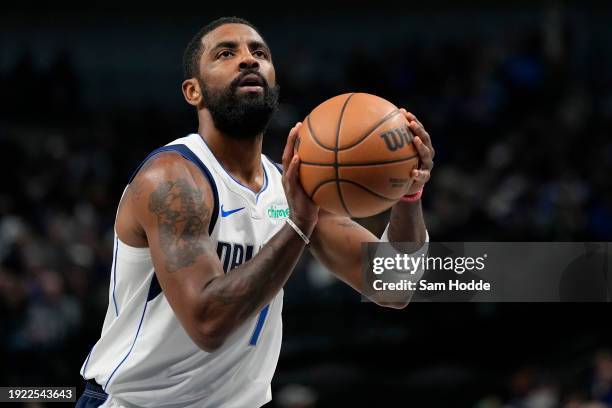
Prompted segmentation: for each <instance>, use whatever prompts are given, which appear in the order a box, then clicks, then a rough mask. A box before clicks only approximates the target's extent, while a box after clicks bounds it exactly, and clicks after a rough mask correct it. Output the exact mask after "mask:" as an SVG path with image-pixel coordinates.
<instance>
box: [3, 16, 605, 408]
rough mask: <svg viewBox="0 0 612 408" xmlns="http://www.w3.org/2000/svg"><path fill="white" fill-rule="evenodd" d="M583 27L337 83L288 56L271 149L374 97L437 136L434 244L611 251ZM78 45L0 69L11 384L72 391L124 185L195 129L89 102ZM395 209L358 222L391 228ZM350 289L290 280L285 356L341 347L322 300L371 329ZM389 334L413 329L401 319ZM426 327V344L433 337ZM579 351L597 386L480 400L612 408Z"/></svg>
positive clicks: (427, 49)
mask: <svg viewBox="0 0 612 408" xmlns="http://www.w3.org/2000/svg"><path fill="white" fill-rule="evenodd" d="M464 18H465V17H464ZM255 22H256V21H255ZM256 23H257V22H256ZM307 26H308V22H306V21H305V22H304V23H303V27H301V28H300V27H297V28H296V29H298V30H299V29H301V30H307V29H308V28H307ZM581 30H583V31H581ZM584 30H586V26H585V25H584V23H583V25H580V24H578V23H576V22H575V21H572V20H571V18H569V17H568V15H567V14H563V13H561V12H560V11H559V10H552V11H549V12H544V13H542V15H541V18H539V19H538V20H537V22H536V23H532V24H526V25H524V26H520V27H510V28H507V29H505V30H503V32H501V31H500V32H499V33H498V35H497V36H490V35H487V33H485V32H483V33H481V34H480V35H474V36H472V37H470V38H466V37H461V36H458V37H457V38H456V39H444V40H439V39H435V37H434V36H433V35H432V36H431V38H429V37H428V36H427V35H426V34H421V35H420V36H419V37H416V38H412V37H406V38H402V39H401V41H399V42H397V44H392V45H387V44H385V43H381V44H376V47H375V51H372V50H369V49H366V48H362V47H360V45H359V44H358V43H355V44H351V48H350V49H349V50H348V51H347V52H344V53H343V54H342V55H339V56H336V57H333V58H335V59H334V63H335V64H336V66H337V67H339V69H338V72H339V75H338V76H334V75H320V74H319V73H321V72H324V71H325V70H326V65H327V64H329V63H330V61H329V60H328V59H322V58H319V57H318V56H317V55H316V54H315V53H314V51H309V48H308V46H303V47H298V48H296V49H295V50H292V51H286V53H285V54H280V55H275V64H276V69H277V73H278V76H279V83H280V84H281V100H282V104H281V108H280V111H279V113H278V115H277V116H276V118H275V119H274V120H273V123H272V124H271V125H270V128H269V131H268V133H267V135H266V138H265V141H264V151H265V152H266V153H267V154H268V155H269V156H271V157H273V158H275V159H277V160H278V159H279V158H280V153H281V151H282V147H283V144H284V143H283V142H284V138H285V136H286V132H287V130H288V129H289V128H290V127H291V126H292V125H293V123H295V122H296V121H297V120H300V119H301V118H302V117H304V116H305V115H306V114H307V113H308V111H309V110H310V109H312V108H313V107H314V106H316V105H317V104H318V103H320V102H322V101H323V100H324V99H326V98H327V97H331V96H333V95H336V94H339V93H344V92H347V91H362V92H369V93H374V94H377V95H381V96H383V97H385V98H387V99H389V100H391V101H393V102H394V103H395V104H397V105H399V106H404V107H406V108H407V109H408V110H410V111H413V112H414V113H416V114H417V116H418V117H419V119H420V120H421V121H422V122H423V123H424V125H425V127H426V128H427V129H428V130H429V132H430V134H431V135H432V139H433V143H434V147H435V148H436V158H435V163H436V166H435V169H434V171H433V174H432V180H431V182H430V183H429V184H428V185H427V187H426V190H425V194H424V208H425V212H426V218H427V224H428V229H429V233H430V236H431V237H432V239H434V240H436V241H610V240H611V237H612V189H610V183H609V175H610V174H611V173H612V139H611V138H610V137H609V135H610V134H611V133H612V56H611V55H610V54H608V55H605V54H602V52H601V51H602V49H605V48H606V46H610V45H612V39H611V38H595V37H591V36H590V35H589V33H588V32H586V33H585V32H584ZM263 31H264V35H265V30H263ZM609 36H612V33H609ZM585 38H586V40H585ZM186 41H187V38H186V39H185V42H186ZM269 41H270V40H269ZM270 42H273V41H270ZM69 45H70V44H66V47H69ZM311 46H312V47H315V45H314V44H311ZM67 50H68V51H66V50H64V51H61V52H58V53H57V55H56V56H55V57H54V58H53V61H52V62H51V63H50V64H48V65H46V66H44V67H41V66H39V65H37V63H36V58H34V56H33V55H32V51H31V50H28V49H24V50H23V52H22V54H21V55H20V57H19V58H18V59H17V60H16V62H15V63H14V64H10V65H7V64H0V67H3V69H2V70H0V89H2V98H0V151H1V152H2V160H1V161H0V183H1V185H2V188H0V315H1V316H2V318H1V319H0V359H1V360H2V361H3V364H2V372H1V373H0V378H1V379H2V381H0V382H1V383H2V384H0V385H10V384H14V385H17V384H19V385H26V384H27V385H35V384H47V385H51V384H52V383H53V384H57V385H65V384H74V383H75V382H76V379H77V378H78V370H79V367H80V364H81V363H82V361H83V359H84V357H85V356H86V354H87V350H88V349H89V347H90V346H91V345H92V344H93V342H94V341H95V340H96V339H97V337H98V334H99V331H100V329H101V323H102V319H103V315H104V311H105V310H106V306H107V303H108V281H109V270H110V269H109V267H110V263H111V260H112V234H113V222H114V215H115V210H116V205H117V202H118V199H119V197H120V195H121V192H122V190H123V188H124V186H125V182H126V181H127V178H128V177H129V175H130V172H131V170H132V169H133V168H134V167H135V166H136V165H137V164H138V162H139V161H140V160H141V159H142V158H143V157H145V156H146V154H147V153H148V152H149V151H150V150H153V149H154V148H156V147H157V146H159V145H162V144H165V143H167V142H169V141H170V140H173V139H175V138H177V137H181V136H183V135H185V134H187V133H188V132H191V131H193V130H195V123H196V122H195V117H194V113H193V112H192V111H191V110H189V109H188V108H187V107H185V109H184V110H180V109H179V110H177V109H165V107H164V106H160V105H157V104H154V103H148V102H146V101H143V103H141V104H138V105H137V106H132V107H122V108H121V109H119V108H112V107H111V108H105V109H98V108H97V107H96V106H88V104H87V103H84V100H85V99H86V98H85V95H83V88H82V87H81V84H82V83H83V82H84V80H85V79H86V78H84V75H85V74H83V73H81V72H79V70H78V69H77V65H78V64H75V61H74V56H73V55H71V54H70V51H69V48H67ZM273 51H274V49H273ZM309 52H310V53H309ZM330 58H332V57H330ZM121 68H122V67H117V75H121ZM151 85H152V84H148V86H151ZM152 86H154V84H153V85H152ZM386 216H387V214H382V215H381V216H378V217H373V218H370V219H364V220H361V221H360V222H362V223H363V224H364V225H366V226H367V227H368V228H370V229H371V230H373V231H374V232H378V233H380V232H381V231H382V229H383V228H384V225H385V224H386V218H385V217H386ZM349 292H350V291H348V290H347V289H346V288H344V287H343V286H342V285H341V284H339V283H337V282H336V281H335V280H333V279H331V278H329V275H327V274H326V273H325V271H321V269H320V268H319V267H317V266H316V265H314V264H313V262H311V260H310V259H309V258H305V259H304V260H303V261H302V262H301V263H300V265H299V267H298V270H296V271H295V272H294V277H293V278H292V281H290V282H289V284H288V286H287V292H286V295H285V298H286V299H287V302H288V303H287V309H286V310H287V311H286V316H287V315H289V316H290V317H291V318H294V319H297V320H299V321H302V322H304V325H306V327H308V328H309V329H311V330H312V332H313V333H311V336H310V337H309V336H306V335H302V334H299V335H297V334H296V335H295V336H292V333H293V332H292V331H291V324H289V325H288V331H286V338H285V339H286V340H285V344H284V347H285V348H286V350H284V351H283V352H284V353H285V354H284V355H285V356H294V355H303V353H304V350H309V348H312V347H320V348H322V349H325V348H327V349H333V348H334V344H335V343H334V341H336V339H337V338H339V336H338V335H337V334H334V332H333V331H334V330H335V331H338V330H343V328H342V327H341V326H342V325H340V324H336V325H335V326H334V325H333V324H330V325H328V326H326V327H325V330H326V331H325V332H324V331H323V330H321V328H320V327H319V326H317V324H316V323H313V322H312V320H311V319H312V318H311V317H308V316H306V315H307V313H308V312H307V311H306V309H308V308H310V307H313V304H314V305H315V308H316V305H317V304H319V305H320V306H319V307H320V308H321V309H324V308H333V310H335V311H336V312H335V316H334V317H335V319H337V320H340V321H345V320H346V319H350V320H351V322H352V323H351V324H354V325H355V326H359V324H360V322H359V320H358V318H356V317H355V316H351V314H353V313H355V307H359V305H358V304H357V303H358V299H355V298H354V296H353V295H352V294H350V293H349ZM341 302H342V303H344V302H346V304H350V306H351V307H350V308H346V307H345V306H344V305H341V304H340V303H341ZM442 310H443V309H441V308H437V309H435V312H434V311H427V310H424V311H423V312H424V313H426V314H427V315H428V316H429V317H432V316H435V313H439V312H440V311H442ZM466 310H467V313H475V312H474V311H473V310H475V309H469V310H468V309H466ZM596 310H598V311H601V310H600V309H596ZM602 310H603V309H602ZM606 310H608V311H609V309H606ZM493 313H494V312H493ZM348 316H350V317H348ZM603 316H605V313H604V314H603ZM606 317H609V315H608V316H606ZM354 319H357V320H354ZM408 321H409V320H408ZM337 323H338V322H337ZM389 324H390V325H391V327H390V328H388V329H389V330H393V328H394V327H397V328H398V330H406V327H402V325H406V324H407V323H406V319H399V318H398V319H395V320H393V321H391V322H390V323H389ZM317 330H319V331H317ZM377 335H378V334H377ZM418 335H420V336H421V337H420V339H421V341H423V342H425V344H427V341H428V339H429V337H428V336H429V334H427V333H426V332H423V333H420V334H418V333H417V334H412V336H418ZM313 337H314V339H313ZM392 337H393V336H391V335H389V336H388V337H387V339H389V338H392ZM600 340H601V339H599V340H598V339H596V340H594V341H593V344H597V345H599V344H598V341H600ZM607 340H610V339H609V338H607ZM313 344H315V345H314V346H313ZM317 345H318V346H317ZM336 346H337V344H336ZM300 353H302V354H300ZM320 356H321V357H320V358H321V360H322V361H325V359H326V357H325V354H321V355H320ZM584 356H587V357H585V360H584V361H583V364H582V365H581V366H580V367H577V368H576V369H577V370H579V371H580V370H582V372H581V373H582V374H584V372H588V373H589V376H590V377H588V379H587V380H585V381H584V382H583V383H582V385H583V387H582V388H580V389H579V391H576V393H575V394H570V393H568V391H567V390H571V391H572V392H573V391H574V388H573V387H568V386H567V382H568V381H566V380H567V379H564V378H558V377H555V375H556V374H555V373H556V372H566V371H564V370H565V369H566V368H564V367H562V364H561V363H559V364H558V365H557V366H556V367H548V368H546V369H545V370H544V371H534V370H530V369H524V370H519V371H517V372H514V373H508V372H499V373H497V374H496V375H498V377H499V378H501V381H505V380H508V381H510V383H511V384H512V386H511V387H510V388H511V391H510V392H505V393H501V394H495V393H493V394H491V396H486V397H482V398H480V399H478V398H475V399H474V400H473V405H470V406H474V407H475V408H476V407H477V408H496V407H505V408H548V407H551V408H552V407H556V406H561V405H560V404H562V403H563V404H564V405H563V406H564V407H566V408H587V407H588V408H600V407H602V408H603V407H612V357H611V355H610V352H609V351H605V350H603V351H599V352H596V350H593V349H586V350H584ZM288 358H289V357H288ZM302 358H303V357H302ZM41 361H43V364H41ZM292 361H293V360H292ZM282 364H283V359H282V358H281V368H282ZM555 370H557V371H555ZM542 373H546V375H544V374H542ZM279 375H280V378H279V379H278V381H279V382H278V384H279V394H278V395H279V398H278V401H276V402H275V403H276V404H277V405H278V406H286V407H290V406H291V407H297V406H304V407H306V406H319V405H316V404H317V390H316V388H305V387H303V386H300V385H295V384H293V385H292V384H291V376H285V377H283V371H282V369H281V370H279ZM380 381H381V382H382V381H383V380H380ZM287 387H290V388H289V390H290V391H289V392H285V393H284V394H283V390H286V389H287ZM291 387H293V388H291ZM291 390H293V391H291ZM285 394H286V395H285ZM283 395H285V397H283ZM296 396H297V397H296ZM300 396H302V397H303V398H302V399H300V398H299V397H300ZM296 400H297V402H296ZM587 401H589V402H588V404H587ZM324 403H325V398H324V396H320V398H319V404H324ZM283 404H286V405H283ZM320 406H323V405H320ZM423 406H427V405H423ZM462 406H464V405H462ZM465 406H468V405H465Z"/></svg>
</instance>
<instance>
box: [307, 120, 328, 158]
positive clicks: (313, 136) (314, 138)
mask: <svg viewBox="0 0 612 408" xmlns="http://www.w3.org/2000/svg"><path fill="white" fill-rule="evenodd" d="M306 125H308V130H309V131H310V136H312V140H314V141H315V143H316V144H318V145H319V146H320V147H322V148H323V149H325V150H328V151H330V152H333V151H334V149H332V148H329V147H327V146H325V145H323V143H321V142H320V141H319V139H318V138H317V135H315V132H314V130H313V129H312V125H311V124H310V115H308V116H306Z"/></svg>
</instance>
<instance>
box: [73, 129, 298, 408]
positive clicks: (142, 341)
mask: <svg viewBox="0 0 612 408" xmlns="http://www.w3.org/2000/svg"><path fill="white" fill-rule="evenodd" d="M164 151H175V152H178V153H180V154H181V155H182V156H183V158H184V159H185V160H189V161H191V162H193V163H195V164H196V166H197V167H198V168H199V169H200V170H201V171H202V172H203V174H204V175H205V176H206V178H207V179H208V181H209V183H210V185H211V187H212V191H213V195H214V208H213V211H212V213H211V214H212V215H211V222H210V227H209V234H210V237H211V239H212V241H213V242H214V244H215V245H216V247H217V253H218V255H219V258H220V260H221V263H222V265H223V268H224V270H225V272H226V273H227V272H228V271H229V270H231V269H233V268H235V267H236V266H238V265H240V264H242V263H244V262H246V261H248V260H249V259H250V258H252V257H253V256H254V255H255V254H256V253H257V252H258V251H259V249H260V248H261V246H262V245H264V244H265V243H266V242H267V241H268V240H269V239H270V238H271V237H272V236H273V235H274V234H275V233H276V232H278V230H279V229H280V228H281V227H282V225H283V223H284V220H285V218H286V217H287V216H288V215H289V211H288V205H287V200H286V198H285V193H284V190H283V186H282V184H281V171H280V169H279V168H278V167H277V166H276V165H275V164H274V163H273V162H272V161H270V159H268V158H267V157H266V156H265V155H262V158H261V161H262V165H263V171H264V183H263V186H262V188H261V190H260V191H259V192H258V193H255V192H253V191H251V190H250V189H248V188H247V187H245V186H243V185H242V184H240V183H239V182H238V181H237V180H235V179H234V178H233V177H232V176H231V175H230V174H229V173H228V172H227V171H226V170H225V169H224V168H223V166H222V165H221V163H220V162H219V161H217V159H216V158H215V156H214V155H213V153H212V151H211V150H210V149H209V147H208V146H207V144H206V143H205V141H204V140H203V138H202V137H200V135H197V134H191V135H189V136H186V137H183V138H180V139H177V140H175V141H174V142H171V143H169V144H168V145H166V146H164V147H161V148H159V149H157V150H155V151H153V152H152V153H151V154H150V155H149V156H148V157H147V158H146V159H145V160H144V161H143V163H142V164H144V162H146V160H147V159H149V158H150V157H151V156H153V155H155V154H159V153H160V152H164ZM142 164H141V165H140V166H139V167H138V168H137V169H136V172H134V175H135V174H136V173H137V172H138V170H139V169H140V167H141V166H142ZM134 175H133V176H132V179H133V177H134ZM132 179H130V182H131V180H132ZM113 252H114V256H113V263H112V266H111V271H110V275H111V277H110V278H111V279H110V287H109V294H108V296H109V305H108V309H107V312H106V317H105V319H104V325H103V327H102V334H101V337H100V339H99V340H98V341H97V343H96V344H95V345H94V346H93V348H92V350H91V351H90V353H89V355H88V356H87V358H86V359H85V361H84V363H83V366H82V368H81V375H82V376H83V378H85V379H94V380H95V381H96V382H97V383H98V384H99V385H100V386H101V387H102V388H103V389H104V391H106V393H108V394H109V395H110V396H111V397H112V399H114V400H116V401H120V402H121V403H122V404H124V405H125V406H139V407H221V406H222V407H258V406H261V405H263V404H265V403H266V402H268V401H270V400H271V390H270V382H271V380H272V376H273V374H274V371H275V369H276V364H277V362H278V356H279V352H280V347H281V337H282V322H281V310H282V306H283V291H282V290H281V291H280V292H279V293H278V294H277V295H276V296H275V297H274V299H273V300H272V302H270V304H269V305H267V306H265V307H264V308H263V309H262V310H261V311H259V312H258V313H257V314H256V315H254V316H253V317H251V318H250V319H248V320H247V321H246V322H245V323H244V324H243V325H242V326H240V327H239V328H238V329H237V330H236V331H235V332H234V333H233V334H232V335H231V336H230V337H229V338H228V339H227V340H226V342H225V343H224V344H223V346H222V347H220V348H219V349H218V350H215V351H214V352H211V353H208V352H206V351H203V350H202V349H200V348H198V346H197V345H196V344H195V343H194V342H193V341H192V340H191V338H190V337H189V336H188V335H187V333H186V332H185V330H184V328H183V327H182V326H181V324H180V322H179V321H178V319H177V318H176V316H175V315H174V313H173V311H172V309H171V307H170V305H169V304H168V301H167V300H166V297H165V296H164V293H163V291H162V290H161V288H160V286H159V283H158V281H157V278H156V276H155V271H154V267H153V262H152V259H151V253H150V251H149V249H148V248H134V247H131V246H128V245H126V244H124V243H123V242H121V241H120V240H119V239H118V237H117V234H116V233H115V243H114V250H113ZM110 399H111V398H109V400H110Z"/></svg>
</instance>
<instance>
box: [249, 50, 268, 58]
mask: <svg viewBox="0 0 612 408" xmlns="http://www.w3.org/2000/svg"><path fill="white" fill-rule="evenodd" d="M253 55H254V56H256V57H258V58H268V53H266V52H265V51H264V50H255V51H254V52H253Z"/></svg>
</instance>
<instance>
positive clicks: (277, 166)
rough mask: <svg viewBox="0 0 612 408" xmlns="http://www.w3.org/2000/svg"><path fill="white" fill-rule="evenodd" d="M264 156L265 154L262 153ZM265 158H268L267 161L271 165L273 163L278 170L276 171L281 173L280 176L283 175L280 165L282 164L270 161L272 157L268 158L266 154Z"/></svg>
mask: <svg viewBox="0 0 612 408" xmlns="http://www.w3.org/2000/svg"><path fill="white" fill-rule="evenodd" d="M264 156H266V155H265V154H264ZM266 159H268V161H269V162H270V163H272V165H273V166H274V167H276V170H278V172H279V173H280V174H281V176H282V175H283V165H282V164H279V163H276V162H275V161H272V159H271V158H269V157H268V156H266Z"/></svg>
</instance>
